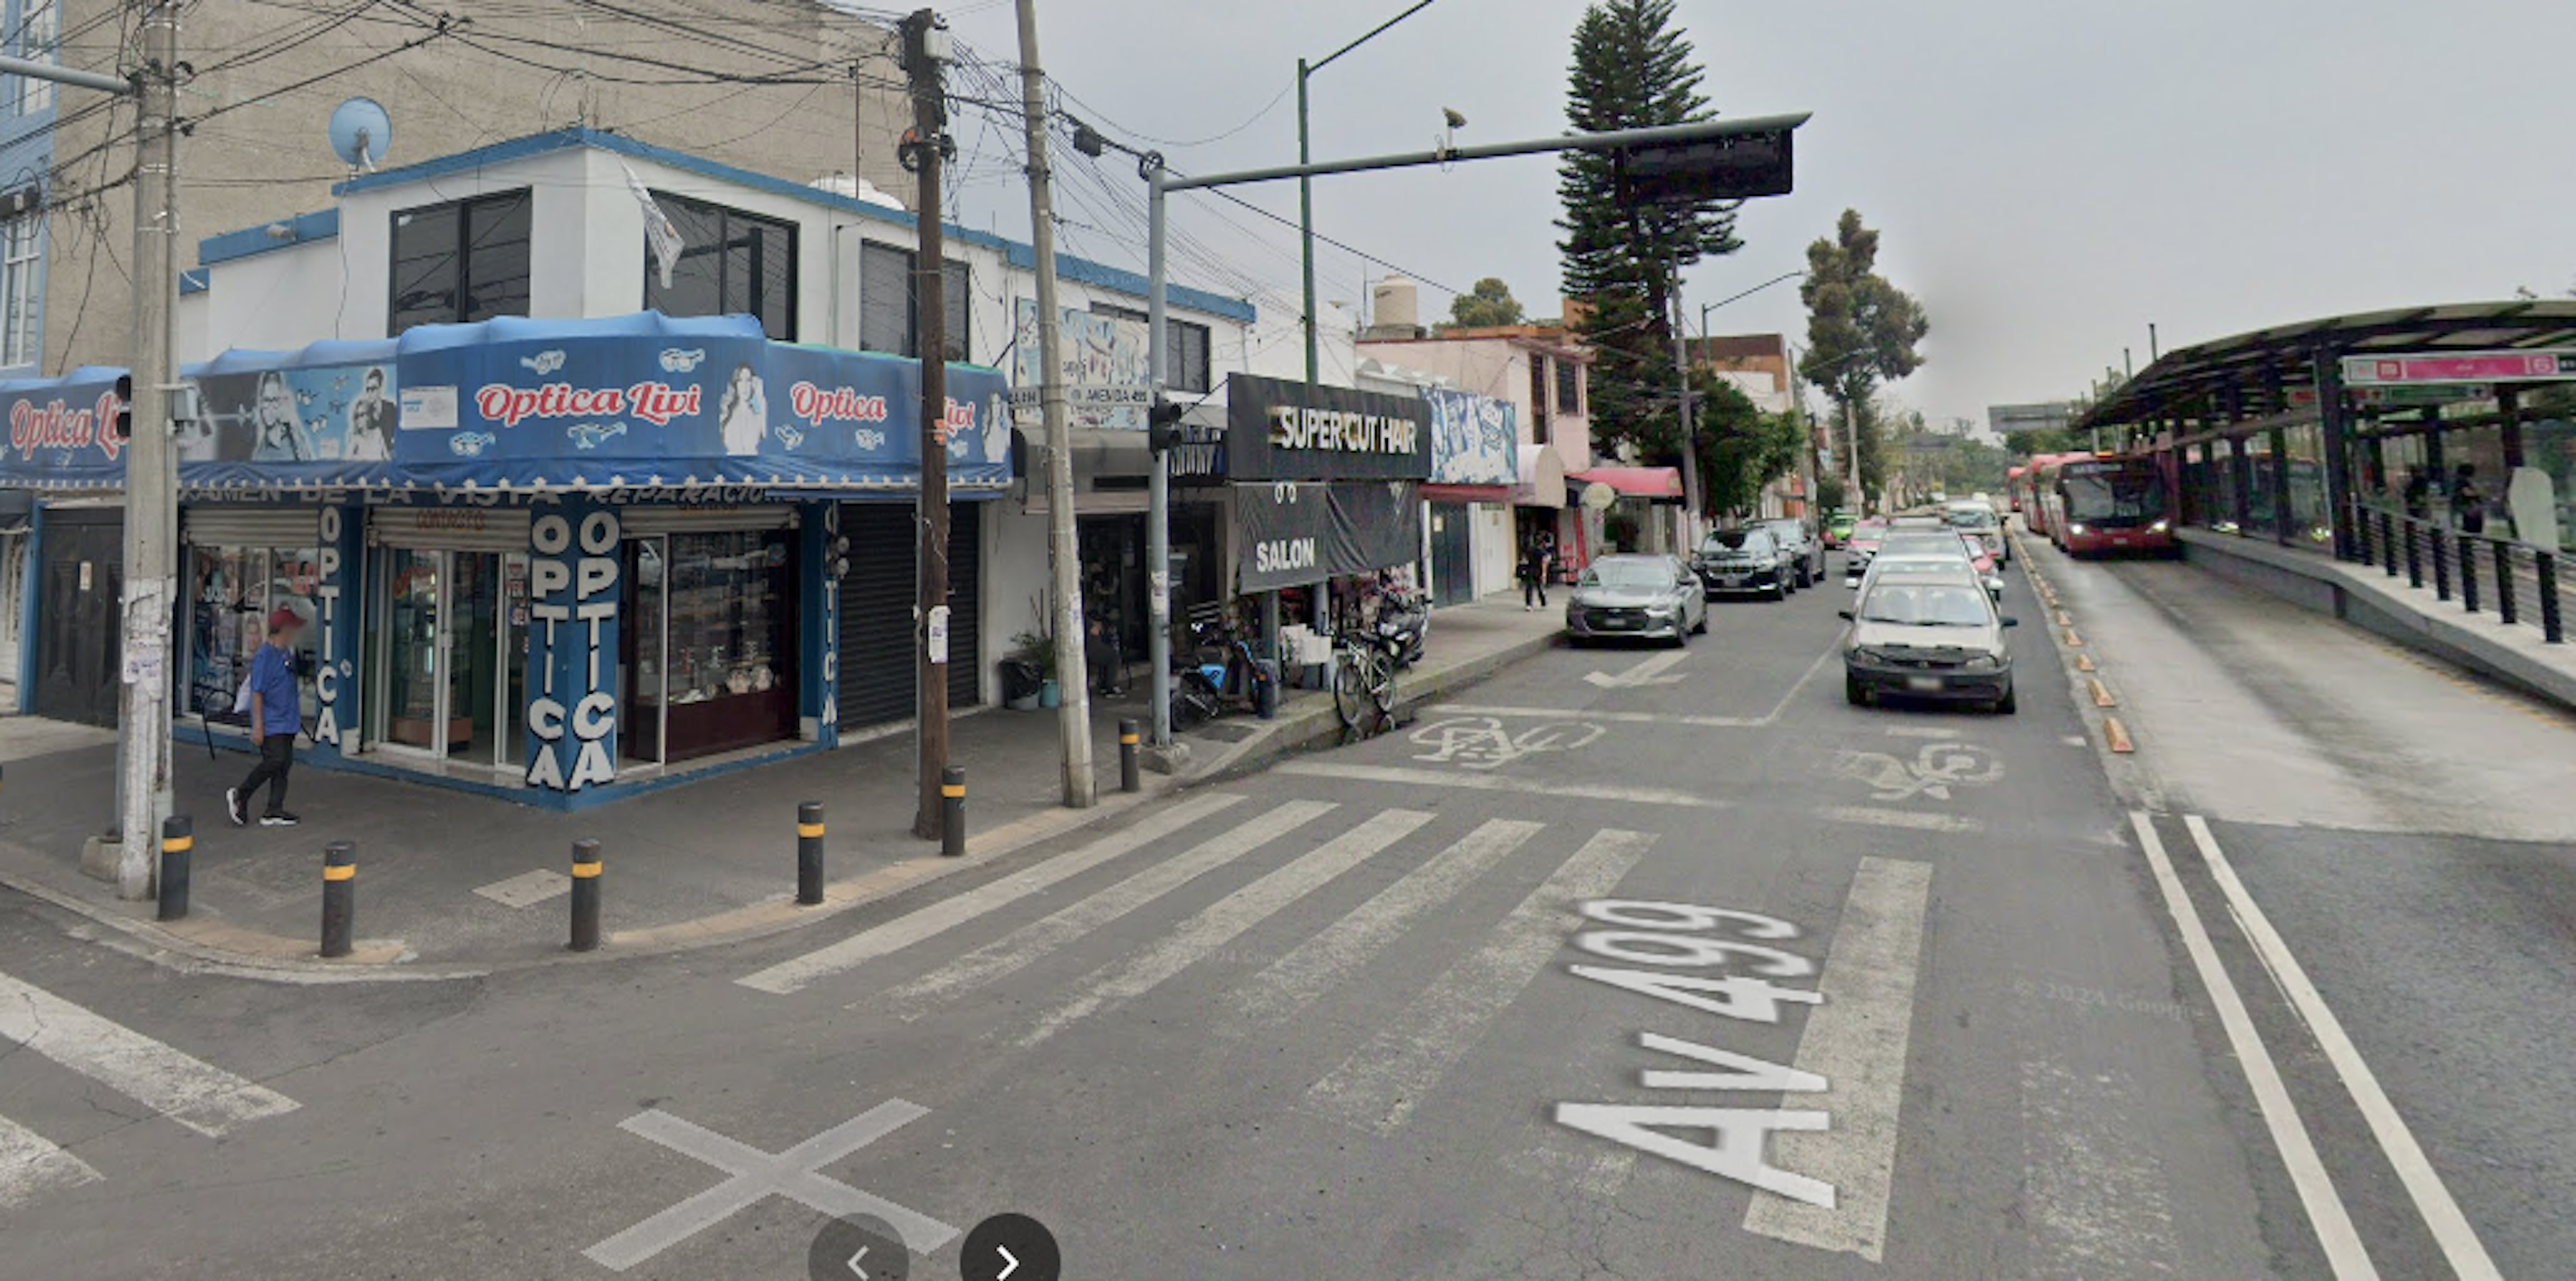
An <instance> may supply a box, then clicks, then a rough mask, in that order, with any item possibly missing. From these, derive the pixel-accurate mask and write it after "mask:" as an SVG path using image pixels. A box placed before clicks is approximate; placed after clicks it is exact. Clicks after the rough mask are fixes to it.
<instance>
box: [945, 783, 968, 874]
mask: <svg viewBox="0 0 2576 1281" xmlns="http://www.w3.org/2000/svg"><path fill="white" fill-rule="evenodd" d="M939 852H940V853H942V854H945V855H947V856H948V857H950V858H962V857H964V856H965V854H966V770H965V767H964V766H960V765H951V766H949V767H948V768H947V769H946V770H945V771H943V772H942V773H941V774H940V776H939Z"/></svg>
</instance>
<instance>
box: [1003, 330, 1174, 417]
mask: <svg viewBox="0 0 2576 1281" xmlns="http://www.w3.org/2000/svg"><path fill="white" fill-rule="evenodd" d="M1061 321H1062V325H1063V330H1062V338H1063V342H1062V346H1061V348H1060V352H1061V356H1062V359H1061V361H1060V363H1061V365H1062V369H1061V371H1060V372H1059V373H1058V374H1057V381H1059V382H1061V383H1063V384H1064V387H1065V401H1066V405H1067V408H1068V410H1069V411H1070V421H1071V422H1072V424H1073V426H1074V427H1075V429H1077V430H1079V429H1083V428H1092V429H1105V430H1110V431H1143V430H1145V411H1146V410H1148V409H1150V408H1152V407H1153V403H1154V367H1153V352H1152V349H1151V347H1150V346H1149V344H1148V342H1147V340H1148V339H1149V338H1150V337H1151V335H1152V331H1151V330H1150V329H1148V328H1147V327H1146V325H1145V322H1144V321H1141V320H1129V319H1127V318H1126V317H1124V316H1103V315H1098V314H1095V313H1093V312H1088V311H1076V310H1074V309H1073V308H1070V307H1067V308H1063V309H1062V316H1061ZM1013 323H1014V324H1015V325H1017V327H1018V328H1017V332H1016V334H1015V335H1014V339H1013V341H1012V343H1011V403H1012V404H1013V405H1015V406H1019V407H1021V409H1022V411H1023V416H1024V420H1025V421H1027V422H1028V423H1031V424H1035V423H1036V422H1037V414H1036V412H1035V406H1036V405H1037V403H1038V391H1039V386H1040V384H1041V382H1042V381H1043V379H1042V378H1041V377H1040V375H1039V368H1040V361H1039V359H1038V352H1039V345H1038V306H1037V304H1036V303H1035V302H1032V301H1030V300H1029V299H1026V298H1022V299H1020V300H1019V302H1018V306H1017V308H1016V310H1015V311H1014V313H1013Z"/></svg>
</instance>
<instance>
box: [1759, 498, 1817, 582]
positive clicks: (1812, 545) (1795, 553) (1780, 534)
mask: <svg viewBox="0 0 2576 1281" xmlns="http://www.w3.org/2000/svg"><path fill="white" fill-rule="evenodd" d="M1754 525H1755V527H1757V528H1760V529H1766V530H1769V531H1770V532H1771V537H1772V538H1774V539H1777V540H1778V541H1779V543H1780V552H1781V554H1782V555H1784V556H1787V557H1788V558H1789V568H1790V570H1791V572H1792V576H1793V577H1794V578H1795V579H1796V580H1797V582H1796V586H1797V587H1798V588H1799V589H1800V590H1804V589H1806V588H1809V587H1813V586H1815V585H1816V584H1817V583H1819V582H1822V581H1823V580H1824V577H1825V545H1824V543H1822V542H1821V541H1819V540H1818V539H1817V538H1816V531H1814V530H1812V529H1809V528H1807V522H1805V521H1803V520H1800V519H1798V518H1797V517H1794V516H1783V517H1778V518H1775V519H1772V520H1759V521H1755V522H1754Z"/></svg>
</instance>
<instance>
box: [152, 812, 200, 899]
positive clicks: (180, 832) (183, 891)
mask: <svg viewBox="0 0 2576 1281" xmlns="http://www.w3.org/2000/svg"><path fill="white" fill-rule="evenodd" d="M196 848H197V828H196V824H195V823H194V822H192V821H190V820H189V818H188V816H187V815H185V814H173V815H171V816H170V817H168V818H165V819H163V820H161V887H160V888H161V916H160V919H162V920H165V921H175V920H178V919H179V918H180V917H183V916H186V915H187V914H188V862H189V851H191V850H194V849H196Z"/></svg>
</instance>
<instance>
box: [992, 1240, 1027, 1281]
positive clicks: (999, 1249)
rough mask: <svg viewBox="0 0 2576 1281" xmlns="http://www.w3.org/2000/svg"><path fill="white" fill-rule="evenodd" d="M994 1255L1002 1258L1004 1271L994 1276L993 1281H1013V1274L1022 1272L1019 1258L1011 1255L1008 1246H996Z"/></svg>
mask: <svg viewBox="0 0 2576 1281" xmlns="http://www.w3.org/2000/svg"><path fill="white" fill-rule="evenodd" d="M993 1253H995V1254H998V1255H1000V1256H1002V1264H1003V1267H1002V1270H1001V1271H999V1272H996V1273H994V1274H993V1281H1011V1274H1012V1273H1014V1272H1017V1271H1019V1270H1020V1258H1019V1256H1018V1255H1015V1254H1013V1253H1011V1247H1009V1246H1007V1245H997V1246H994V1247H993Z"/></svg>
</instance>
